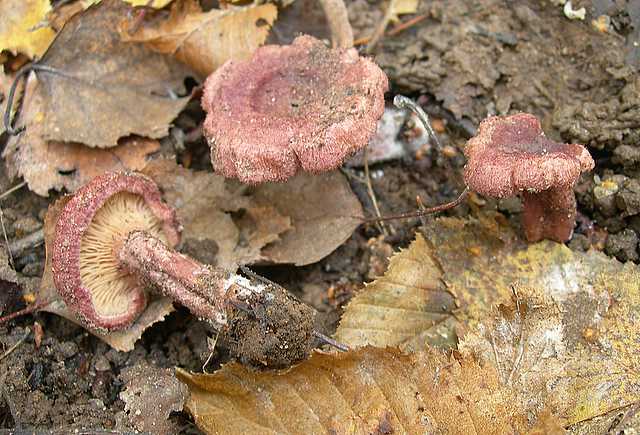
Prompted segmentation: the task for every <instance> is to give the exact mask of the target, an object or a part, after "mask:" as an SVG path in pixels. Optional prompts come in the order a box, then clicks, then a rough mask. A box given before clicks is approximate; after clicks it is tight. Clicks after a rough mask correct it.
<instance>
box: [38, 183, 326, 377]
mask: <svg viewBox="0 0 640 435" xmlns="http://www.w3.org/2000/svg"><path fill="white" fill-rule="evenodd" d="M179 240H180V225H179V224H178V221H177V219H176V215H175V211H174V210H173V209H172V208H171V207H169V206H168V205H167V204H165V203H163V202H162V199H161V194H160V191H159V189H158V187H157V186H156V184H155V183H154V182H153V181H152V180H151V179H150V178H147V177H146V176H144V175H141V174H135V173H107V174H104V175H102V176H99V177H96V178H95V179H93V180H92V181H91V182H89V183H88V184H86V185H85V186H83V187H82V188H81V189H79V190H78V191H77V192H76V193H75V194H74V195H73V197H71V199H70V200H69V201H68V202H67V204H66V205H65V206H64V209H63V210H62V212H61V213H60V216H59V218H58V221H57V223H56V234H55V238H54V240H53V246H52V251H51V252H52V272H53V280H54V283H55V286H56V288H57V290H58V293H59V294H60V296H61V297H62V299H63V300H64V301H65V303H66V304H67V305H68V307H69V308H70V309H71V310H72V311H73V312H74V313H75V314H76V315H77V316H78V317H79V319H80V320H81V321H82V323H84V324H85V325H86V326H87V327H89V328H90V329H94V330H98V331H101V332H108V331H112V330H118V329H124V328H127V327H128V326H130V325H131V324H132V323H133V322H134V321H135V319H136V318H137V317H138V316H139V315H140V314H141V313H142V312H143V311H144V310H145V308H146V305H147V300H148V297H149V295H148V294H147V291H148V290H150V291H155V292H156V293H159V294H161V295H163V296H167V297H169V298H171V299H173V300H174V301H176V302H179V303H180V304H182V305H184V306H185V307H187V308H188V309H189V310H190V311H191V312H192V313H193V314H195V315H196V316H198V317H200V318H202V319H206V320H207V321H209V322H210V323H211V324H212V325H213V326H214V328H215V329H217V330H218V331H220V332H221V334H222V337H223V339H224V338H225V337H226V338H227V341H228V343H227V344H228V347H230V350H231V351H232V353H234V354H236V355H237V356H239V357H240V358H241V359H242V360H244V361H245V362H248V363H251V364H264V365H267V366H271V367H280V366H286V365H289V364H290V363H291V362H293V361H296V360H299V359H301V358H303V357H305V356H306V354H307V353H308V352H309V351H310V350H311V348H312V347H313V345H314V344H315V343H314V342H315V339H316V338H320V339H323V340H324V341H325V342H327V343H329V344H334V345H335V344H336V343H335V342H333V341H332V340H330V339H328V338H327V337H325V336H324V335H322V334H320V333H318V332H316V331H315V330H314V329H313V328H314V321H315V314H316V313H315V311H314V310H313V309H312V308H311V307H309V306H307V305H304V304H302V303H300V302H298V301H297V300H295V299H294V298H292V297H291V296H290V295H289V294H288V292H287V291H286V290H284V289H283V288H282V287H280V286H277V285H275V284H273V283H271V282H268V281H266V280H264V279H262V278H260V277H258V276H256V275H253V274H251V276H250V277H249V278H246V277H244V276H241V275H238V274H235V273H231V272H229V271H226V270H223V269H220V268H216V267H213V266H209V265H204V264H201V263H199V262H198V261H196V260H194V259H192V258H190V257H188V256H186V255H183V254H181V253H179V252H176V251H175V250H174V249H173V247H174V246H176V245H177V244H178V242H179ZM247 343H248V344H247Z"/></svg>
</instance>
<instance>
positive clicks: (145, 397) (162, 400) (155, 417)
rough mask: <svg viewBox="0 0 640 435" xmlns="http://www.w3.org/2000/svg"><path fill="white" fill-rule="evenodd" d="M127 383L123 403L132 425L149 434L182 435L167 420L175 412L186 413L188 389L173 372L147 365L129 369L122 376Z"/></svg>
mask: <svg viewBox="0 0 640 435" xmlns="http://www.w3.org/2000/svg"><path fill="white" fill-rule="evenodd" d="M120 380H121V381H123V382H124V383H125V387H124V389H123V391H122V392H121V393H120V399H122V401H123V402H124V403H125V405H124V409H125V413H126V416H127V419H128V420H129V422H130V424H131V425H132V426H133V427H134V428H135V429H136V430H138V431H140V432H143V433H149V434H159V435H164V434H170V433H178V432H179V428H178V427H176V426H175V424H171V422H169V421H168V420H167V419H168V418H169V414H171V412H172V411H182V407H183V406H184V402H185V400H186V399H187V394H188V389H187V387H186V386H185V385H184V384H183V383H181V382H180V381H178V380H177V379H176V377H175V375H174V371H173V369H161V368H158V367H155V366H151V365H148V364H147V363H146V362H142V363H139V364H137V365H135V366H133V367H127V368H125V369H124V370H123V371H122V372H121V373H120Z"/></svg>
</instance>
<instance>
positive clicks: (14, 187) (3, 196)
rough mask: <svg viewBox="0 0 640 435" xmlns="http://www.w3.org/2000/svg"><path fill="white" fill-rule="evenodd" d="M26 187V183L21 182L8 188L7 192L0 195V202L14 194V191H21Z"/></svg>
mask: <svg viewBox="0 0 640 435" xmlns="http://www.w3.org/2000/svg"><path fill="white" fill-rule="evenodd" d="M26 185H27V182H26V181H23V182H22V183H18V184H16V185H15V186H13V187H11V188H9V190H7V191H5V192H3V193H0V200H3V199H5V198H6V197H7V196H9V195H11V194H12V193H13V192H15V191H16V190H20V189H22V188H23V187H24V186H26Z"/></svg>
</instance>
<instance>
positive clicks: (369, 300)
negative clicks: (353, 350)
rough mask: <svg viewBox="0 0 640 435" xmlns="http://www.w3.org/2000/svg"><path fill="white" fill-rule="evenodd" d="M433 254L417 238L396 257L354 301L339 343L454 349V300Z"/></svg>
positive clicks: (342, 322)
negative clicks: (381, 274) (430, 346)
mask: <svg viewBox="0 0 640 435" xmlns="http://www.w3.org/2000/svg"><path fill="white" fill-rule="evenodd" d="M432 251H433V247H431V246H429V244H428V243H427V242H426V241H425V239H424V237H423V236H422V235H420V234H418V235H417V236H416V240H414V241H413V243H411V245H410V246H409V247H408V248H407V249H405V250H402V251H400V252H399V253H397V254H395V255H394V256H392V257H391V261H390V263H389V268H388V270H387V272H386V273H385V274H384V276H382V277H380V278H378V279H377V280H375V281H374V282H372V283H370V284H367V285H366V287H365V289H363V290H362V291H360V292H359V293H358V294H357V295H356V296H355V297H354V298H353V299H352V300H351V302H349V305H348V306H347V308H346V310H345V312H344V314H343V316H342V319H341V320H340V325H339V326H338V330H337V331H336V334H335V338H336V339H337V340H338V341H339V342H342V343H348V344H349V345H350V346H364V345H367V344H370V345H373V346H378V347H385V346H400V347H401V348H403V349H405V350H408V349H423V348H424V346H425V343H429V344H431V345H434V346H438V347H448V348H453V347H455V345H456V336H455V334H454V333H453V332H454V325H455V322H456V320H455V318H454V317H453V312H454V310H455V308H456V303H455V298H454V297H453V295H452V294H451V293H450V292H449V291H448V290H447V287H446V285H445V283H444V281H443V279H442V276H443V272H442V269H441V268H440V266H439V264H438V262H437V260H435V259H434V258H432V255H433V254H432Z"/></svg>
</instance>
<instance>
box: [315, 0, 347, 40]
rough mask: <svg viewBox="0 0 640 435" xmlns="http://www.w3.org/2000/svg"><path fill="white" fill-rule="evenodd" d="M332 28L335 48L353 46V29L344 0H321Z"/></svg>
mask: <svg viewBox="0 0 640 435" xmlns="http://www.w3.org/2000/svg"><path fill="white" fill-rule="evenodd" d="M320 4H321V5H322V9H323V10H324V14H325V16H326V17H327V22H328V23H329V29H330V30H331V45H332V46H333V48H351V47H353V29H352V28H351V23H349V14H348V13H347V7H346V6H345V4H344V1H343V0H320Z"/></svg>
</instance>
